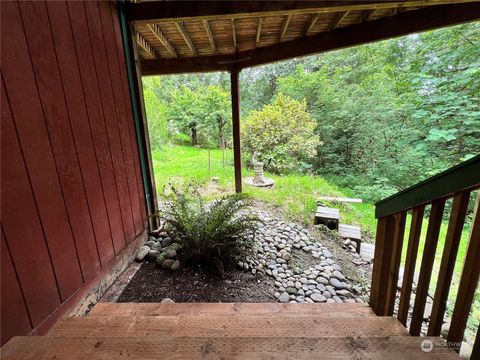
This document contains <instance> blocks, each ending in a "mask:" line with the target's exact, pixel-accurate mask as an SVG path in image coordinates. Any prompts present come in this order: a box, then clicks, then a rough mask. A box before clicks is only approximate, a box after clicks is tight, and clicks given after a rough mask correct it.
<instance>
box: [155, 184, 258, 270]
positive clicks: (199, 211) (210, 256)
mask: <svg viewBox="0 0 480 360" xmlns="http://www.w3.org/2000/svg"><path fill="white" fill-rule="evenodd" d="M166 200H167V201H166V204H165V212H164V215H165V219H166V224H165V226H166V230H167V231H168V232H169V234H171V235H173V236H174V237H176V238H178V239H179V241H180V243H181V245H182V251H181V253H180V259H181V260H182V261H183V262H184V263H187V264H188V263H197V264H198V263H199V264H203V265H206V266H207V267H209V268H212V269H215V270H217V271H218V272H220V273H223V271H224V267H225V266H226V265H229V264H234V263H235V262H236V260H237V257H239V256H240V255H246V254H247V253H248V252H250V251H251V249H252V245H253V239H254V237H255V233H256V231H257V226H258V222H259V221H260V219H259V218H258V217H256V216H254V215H252V214H249V213H248V212H246V211H243V210H245V209H246V208H247V207H248V206H249V199H248V198H247V196H246V195H244V194H233V195H227V196H224V197H222V198H221V199H218V200H214V201H212V202H210V203H206V202H205V201H204V199H203V198H202V197H201V196H200V194H199V193H198V191H197V190H196V189H193V190H192V189H190V190H187V191H183V192H182V191H178V190H176V189H175V188H172V191H171V194H170V195H168V196H166Z"/></svg>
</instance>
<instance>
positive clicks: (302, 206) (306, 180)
mask: <svg viewBox="0 0 480 360" xmlns="http://www.w3.org/2000/svg"><path fill="white" fill-rule="evenodd" d="M224 158H225V162H224V160H223V159H224ZM152 161H153V165H154V169H155V181H156V184H157V191H159V192H161V191H162V189H163V187H164V186H165V185H166V184H167V183H168V182H169V181H170V180H171V179H173V180H174V181H175V182H177V183H188V182H189V181H191V180H195V181H196V182H197V183H199V184H202V185H204V184H206V183H208V182H209V180H210V179H211V178H212V177H218V179H219V185H220V186H221V187H223V188H225V189H227V190H229V191H233V189H234V180H233V179H234V178H233V175H234V172H233V166H232V165H233V154H232V150H231V149H229V150H227V151H225V156H224V155H223V154H222V151H221V150H219V149H212V150H210V171H209V165H208V164H209V161H208V150H207V149H201V148H196V147H192V146H165V147H163V148H162V149H161V150H154V151H153V152H152ZM224 163H225V166H224ZM252 174H253V172H252V171H250V170H246V169H243V176H252ZM265 176H267V177H270V178H273V179H274V180H275V187H274V188H273V189H261V188H254V187H248V186H244V192H245V193H247V194H249V195H251V196H252V197H253V198H255V199H259V200H263V201H265V202H267V203H270V204H274V205H278V206H281V207H282V208H283V209H284V210H285V213H286V215H287V216H288V217H289V218H290V219H292V220H297V221H301V222H304V223H305V224H310V223H311V222H312V220H313V214H314V212H315V209H316V199H317V198H318V197H319V196H322V195H325V196H342V197H348V196H352V193H351V191H349V190H347V189H342V188H340V187H338V186H336V185H335V184H332V183H330V182H328V181H327V180H326V179H324V178H322V177H319V176H308V175H282V176H278V175H273V174H269V173H266V174H265ZM339 207H340V218H341V221H342V222H344V223H346V224H356V225H360V226H361V227H362V229H364V230H366V231H369V232H370V233H372V234H373V233H374V232H375V226H376V222H375V217H374V206H373V205H371V204H342V205H340V206H339Z"/></svg>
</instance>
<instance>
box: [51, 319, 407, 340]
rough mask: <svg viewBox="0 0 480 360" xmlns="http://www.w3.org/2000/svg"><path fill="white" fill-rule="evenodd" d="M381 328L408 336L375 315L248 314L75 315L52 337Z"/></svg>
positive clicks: (338, 333)
mask: <svg viewBox="0 0 480 360" xmlns="http://www.w3.org/2000/svg"><path fill="white" fill-rule="evenodd" d="M379 329H381V332H382V334H383V336H408V332H407V330H406V329H405V327H403V325H401V324H400V322H398V320H397V319H394V318H391V317H374V318H361V319H359V318H356V317H352V318H348V317H345V318H340V317H339V318H335V317H333V318H318V319H316V318H315V317H314V316H312V317H309V318H306V317H287V316H268V315H258V316H254V317H248V316H221V315H219V316H214V315H211V316H208V317H207V316H202V317H198V316H190V315H179V316H176V317H155V316H146V317H144V316H134V317H132V316H126V317H120V316H116V317H107V316H101V317H100V316H98V317H95V318H93V317H92V318H89V317H73V318H68V319H65V320H61V321H59V322H58V323H57V324H56V325H55V326H54V327H53V328H52V330H51V331H50V332H49V333H48V335H49V336H65V337H78V336H82V337H98V336H99V335H103V334H106V333H108V334H109V336H112V337H130V336H147V334H148V335H149V336H152V335H164V336H175V337H179V336H183V337H211V336H223V337H289V336H291V334H292V333H294V334H296V336H298V337H344V336H375V335H376V334H378V332H379Z"/></svg>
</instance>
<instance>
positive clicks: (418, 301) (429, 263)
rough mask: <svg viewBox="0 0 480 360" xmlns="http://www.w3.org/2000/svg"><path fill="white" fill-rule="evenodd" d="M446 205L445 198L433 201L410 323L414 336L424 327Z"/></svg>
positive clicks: (411, 332)
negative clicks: (424, 317)
mask: <svg viewBox="0 0 480 360" xmlns="http://www.w3.org/2000/svg"><path fill="white" fill-rule="evenodd" d="M444 207H445V199H438V200H435V201H433V202H432V208H431V210H430V218H429V221H428V229H427V235H426V236H425V245H424V247H423V255H422V263H421V265H420V276H419V278H418V284H417V291H416V292H415V303H414V305H413V311H412V322H411V324H410V334H411V335H413V336H418V335H420V330H421V327H422V321H423V313H424V310H425V304H426V301H427V295H428V286H429V284H430V278H431V276H432V270H433V262H434V261H435V253H436V250H437V243H438V235H439V233H440V226H441V225H442V218H443V209H444Z"/></svg>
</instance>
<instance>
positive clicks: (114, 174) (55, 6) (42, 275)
mask: <svg viewBox="0 0 480 360" xmlns="http://www.w3.org/2000/svg"><path fill="white" fill-rule="evenodd" d="M1 37H2V39H1V41H2V68H1V90H2V91H1V113H2V115H1V139H2V142H1V165H2V168H1V214H2V218H1V231H2V235H1V236H2V245H1V260H2V261H1V267H2V269H1V270H2V272H1V274H2V282H1V302H2V314H1V315H2V317H1V334H2V338H1V343H2V344H4V343H5V342H6V341H8V339H9V338H10V337H12V336H15V335H25V334H28V333H29V332H31V331H32V330H33V329H35V328H36V327H38V326H39V325H40V324H41V323H42V322H43V321H44V320H45V319H46V318H47V317H48V316H49V315H50V314H52V313H53V312H54V311H55V310H57V309H58V308H59V307H61V306H62V304H63V303H64V302H65V301H66V300H67V299H68V298H70V297H71V296H72V295H74V294H75V293H76V292H78V291H79V290H80V289H82V286H84V284H85V283H86V282H88V281H89V280H91V279H92V278H94V277H95V276H96V275H97V274H99V272H100V271H101V270H102V268H103V267H105V265H106V264H107V263H108V262H109V261H110V260H112V259H113V258H114V256H115V255H116V254H118V253H119V252H120V251H121V250H122V249H123V248H124V247H125V246H126V244H128V243H130V242H131V241H133V240H134V239H135V237H136V236H137V235H139V234H141V233H142V232H143V231H144V230H145V228H146V212H145V204H144V193H143V185H142V178H141V172H140V163H139V157H138V148H137V141H136V137H135V127H134V123H133V114H132V113H131V104H130V92H129V89H128V80H127V73H126V69H125V60H124V58H123V56H124V54H123V43H122V39H121V33H120V31H119V24H118V13H117V9H116V4H115V3H113V2H101V3H97V2H87V3H82V2H66V1H59V2H57V1H51V2H50V1H47V2H39V1H35V2H23V1H22V2H1ZM4 309H5V310H4ZM7 309H8V310H7Z"/></svg>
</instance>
